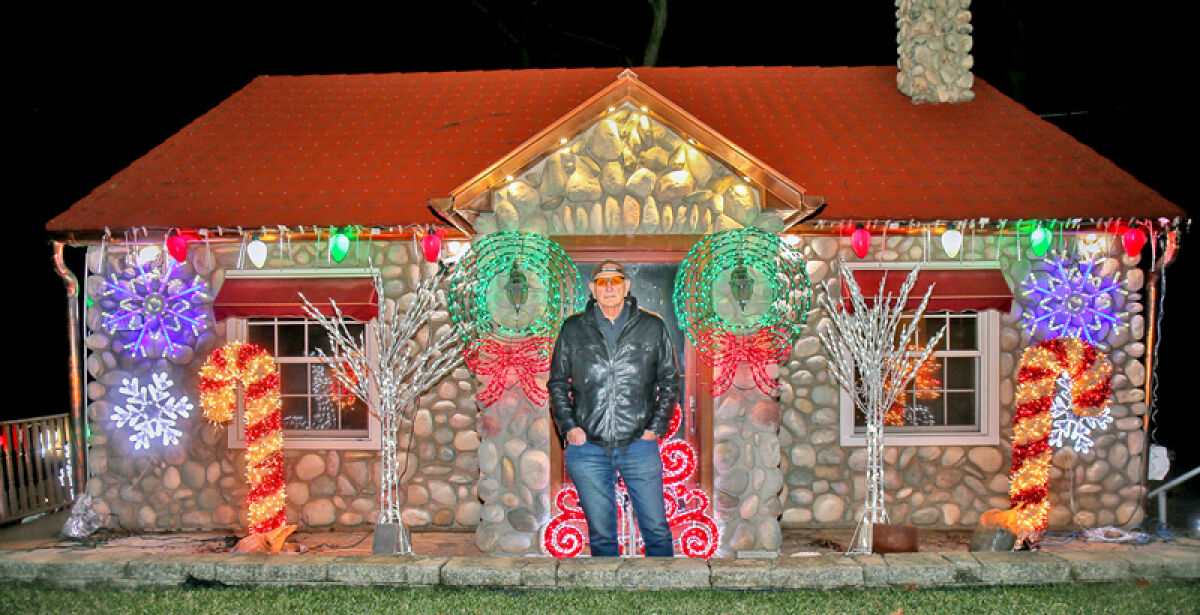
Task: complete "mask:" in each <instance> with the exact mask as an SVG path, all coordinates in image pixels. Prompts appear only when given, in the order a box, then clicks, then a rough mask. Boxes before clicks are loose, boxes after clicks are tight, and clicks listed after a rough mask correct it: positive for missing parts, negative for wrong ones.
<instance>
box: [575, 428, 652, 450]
mask: <svg viewBox="0 0 1200 615" xmlns="http://www.w3.org/2000/svg"><path fill="white" fill-rule="evenodd" d="M642 439H643V440H657V439H658V434H656V433H654V432H653V431H650V430H649V429H647V430H646V432H645V433H643V434H642ZM584 442H587V434H586V433H584V432H583V428H582V427H576V428H575V429H572V430H571V431H568V432H567V444H570V445H571V446H582V445H583V443H584Z"/></svg>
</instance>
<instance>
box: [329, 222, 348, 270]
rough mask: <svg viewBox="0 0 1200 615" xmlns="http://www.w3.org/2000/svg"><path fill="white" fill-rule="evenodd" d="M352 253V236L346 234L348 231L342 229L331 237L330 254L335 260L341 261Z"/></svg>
mask: <svg viewBox="0 0 1200 615" xmlns="http://www.w3.org/2000/svg"><path fill="white" fill-rule="evenodd" d="M349 253H350V238H349V237H347V236H346V231H345V230H341V231H338V232H336V233H334V234H333V236H332V237H330V238H329V256H330V258H332V259H333V260H334V262H337V263H340V262H342V260H343V259H345V258H346V255H347V254H349Z"/></svg>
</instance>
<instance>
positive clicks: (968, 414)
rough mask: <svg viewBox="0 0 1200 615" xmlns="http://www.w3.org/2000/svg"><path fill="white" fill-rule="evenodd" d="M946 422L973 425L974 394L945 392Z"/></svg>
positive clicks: (948, 423)
mask: <svg viewBox="0 0 1200 615" xmlns="http://www.w3.org/2000/svg"><path fill="white" fill-rule="evenodd" d="M946 424H947V425H975V394H974V393H947V394H946Z"/></svg>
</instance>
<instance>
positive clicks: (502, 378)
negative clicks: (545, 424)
mask: <svg viewBox="0 0 1200 615" xmlns="http://www.w3.org/2000/svg"><path fill="white" fill-rule="evenodd" d="M553 347H554V340H553V339H551V338H548V337H531V338H529V339H527V340H525V341H523V342H504V341H499V340H489V339H478V340H475V341H474V342H471V345H470V346H468V347H467V349H466V350H465V351H463V355H464V356H463V358H464V360H465V361H466V363H467V367H468V368H469V369H470V370H471V371H473V372H475V374H476V375H479V376H488V377H490V380H488V383H487V386H486V387H484V389H483V390H482V391H480V392H479V393H478V394H477V395H475V398H476V399H478V400H479V401H480V403H482V404H483V405H484V406H490V405H492V404H494V403H496V400H498V399H500V396H501V395H503V394H504V389H505V388H507V387H506V385H507V384H508V377H509V376H510V375H514V374H515V375H516V377H517V383H518V384H520V385H521V389H522V390H523V391H525V396H526V397H528V398H529V401H531V402H533V403H534V404H536V405H539V406H540V405H542V404H544V403H546V399H547V397H549V393H547V391H546V387H545V386H543V385H541V384H538V381H537V380H536V379H535V378H534V376H535V375H536V374H539V373H541V372H544V371H548V370H549V369H550V350H551V348H553Z"/></svg>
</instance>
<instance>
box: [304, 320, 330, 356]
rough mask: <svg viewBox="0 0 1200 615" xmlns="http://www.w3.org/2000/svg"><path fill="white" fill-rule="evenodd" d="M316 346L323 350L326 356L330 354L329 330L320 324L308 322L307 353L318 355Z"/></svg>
mask: <svg viewBox="0 0 1200 615" xmlns="http://www.w3.org/2000/svg"><path fill="white" fill-rule="evenodd" d="M318 348H320V349H321V350H324V351H325V354H326V355H327V356H328V355H330V354H332V353H331V352H330V351H329V332H328V331H326V330H325V327H322V326H321V325H315V324H310V325H308V355H309V356H310V357H315V356H318V355H317V349H318Z"/></svg>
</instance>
